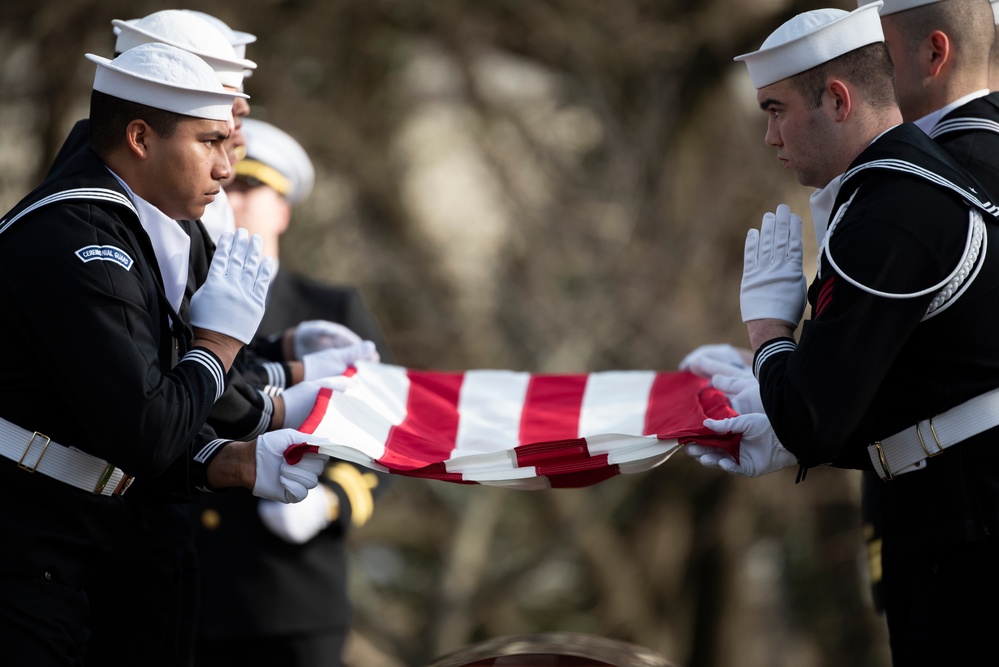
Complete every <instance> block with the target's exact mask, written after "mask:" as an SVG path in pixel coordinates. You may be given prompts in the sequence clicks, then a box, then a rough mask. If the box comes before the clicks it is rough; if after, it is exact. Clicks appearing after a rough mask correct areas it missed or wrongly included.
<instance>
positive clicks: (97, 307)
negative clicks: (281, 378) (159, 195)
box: [0, 149, 224, 586]
mask: <svg viewBox="0 0 999 667" xmlns="http://www.w3.org/2000/svg"><path fill="white" fill-rule="evenodd" d="M67 191H68V194H67ZM59 193H63V194H62V195H61V197H62V198H60V195H59ZM50 196H51V197H53V200H51V201H50V203H48V204H47V205H44V206H41V207H39V208H35V209H34V210H30V211H29V209H31V207H32V205H36V204H37V203H38V202H42V201H46V197H50ZM86 197H90V198H86ZM95 198H96V199H95ZM24 211H28V212H26V213H25V214H24V215H23V216H22V217H20V219H17V220H16V221H13V222H12V220H13V219H14V218H15V217H16V216H17V215H18V214H19V213H21V212H24ZM4 220H5V222H4V223H2V224H0V229H2V232H0V266H3V271H2V272H0V300H2V303H3V304H4V307H3V308H2V309H0V341H2V344H3V345H4V349H5V350H7V351H8V354H6V355H4V358H3V361H2V362H0V416H2V417H3V418H5V419H7V420H9V421H11V422H13V423H15V424H17V425H19V426H21V427H23V428H26V429H28V430H29V431H39V432H41V433H44V434H45V435H47V436H49V437H51V438H52V439H53V440H54V441H56V442H58V443H60V444H62V445H65V446H72V447H76V448H79V449H81V450H83V451H85V452H87V453H89V454H93V455H95V456H98V457H100V458H103V459H106V460H107V461H109V462H110V463H112V464H114V465H116V466H118V467H120V468H122V469H123V470H124V471H125V472H126V473H128V474H130V475H134V476H135V477H136V478H137V479H139V480H141V479H152V478H154V477H156V478H159V479H160V481H161V483H165V482H167V481H169V484H168V486H169V488H170V489H171V492H174V493H177V494H180V495H183V496H191V495H193V494H194V493H195V490H194V486H195V485H197V484H199V482H200V483H203V476H204V466H203V464H202V461H200V460H198V459H196V457H197V456H198V454H199V453H200V452H201V450H202V447H205V446H211V443H213V442H214V441H215V439H216V436H215V433H214V432H213V431H212V430H211V429H210V428H207V427H206V426H205V420H206V418H207V417H208V414H209V411H210V410H211V409H212V406H213V405H214V403H215V401H216V399H217V398H218V397H219V395H220V394H221V393H222V391H223V389H224V379H223V375H222V373H223V367H222V364H221V362H220V361H219V359H218V358H217V357H215V355H214V354H212V353H211V352H209V351H208V350H205V349H203V348H193V349H189V346H190V344H191V336H190V330H189V328H187V327H184V326H183V324H182V322H181V321H180V320H179V318H178V316H177V315H176V313H174V312H172V308H171V306H170V304H169V303H168V302H167V300H166V297H165V294H164V291H163V285H162V280H161V278H160V274H159V268H158V265H157V263H156V258H155V256H154V254H153V250H152V247H151V245H150V243H149V240H148V237H147V236H146V234H145V232H144V231H143V229H142V227H141V224H140V222H139V219H138V217H137V215H136V213H135V211H134V209H133V208H132V206H131V204H130V202H129V200H128V198H127V196H126V194H125V192H124V190H123V188H122V187H121V186H120V184H119V183H118V181H117V180H116V179H115V178H114V176H113V175H112V174H111V172H110V171H109V170H108V169H107V168H106V167H105V165H104V164H103V163H102V162H101V160H100V159H99V158H98V157H97V156H96V155H95V154H94V153H93V152H91V151H90V150H89V149H83V150H81V151H79V152H77V153H75V154H74V155H73V156H72V157H71V158H69V159H68V160H66V161H65V163H64V164H63V165H62V166H61V167H60V168H59V169H57V170H56V171H55V172H54V174H53V175H52V176H51V177H50V178H48V179H47V180H46V181H45V182H44V183H43V184H42V185H41V186H39V187H38V188H37V189H36V190H34V191H33V192H32V193H31V194H29V195H28V196H27V197H26V198H25V199H24V200H22V201H21V203H19V204H18V205H17V206H16V207H15V208H14V209H13V210H12V211H11V212H10V213H8V215H6V216H5V217H4ZM95 257H100V259H94V258H95ZM199 475H200V477H199ZM0 497H3V498H5V499H6V501H5V503H4V505H5V507H8V508H12V509H11V511H5V512H3V513H2V518H0V526H3V534H4V535H5V537H4V539H3V540H0V571H2V572H5V573H31V572H36V571H37V572H40V571H49V570H51V571H52V572H54V573H56V575H57V576H58V577H64V578H65V579H64V580H65V582H66V583H68V584H69V585H73V586H78V585H79V584H80V581H79V578H80V577H81V576H82V574H83V571H84V569H85V567H86V564H87V563H86V562H85V561H86V559H87V558H88V557H89V555H88V550H89V549H90V547H91V546H94V545H102V546H108V545H110V543H111V542H113V539H112V537H113V535H114V534H115V533H116V528H117V527H118V525H117V522H119V521H120V520H121V519H122V515H121V512H122V509H123V502H124V500H123V499H125V498H127V497H128V496H127V494H126V496H122V497H94V496H92V495H91V494H89V493H87V492H85V491H80V490H78V489H75V488H72V487H70V486H68V485H66V484H64V483H62V482H59V481H56V480H52V479H50V478H47V477H44V476H42V475H40V474H29V473H27V472H25V471H24V470H20V469H18V467H17V465H16V464H15V462H13V461H9V460H7V459H3V460H0ZM13 508H19V509H18V510H14V509H13Z"/></svg>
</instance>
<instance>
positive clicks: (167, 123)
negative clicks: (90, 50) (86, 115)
mask: <svg viewBox="0 0 999 667" xmlns="http://www.w3.org/2000/svg"><path fill="white" fill-rule="evenodd" d="M137 118H138V119H142V120H144V121H146V122H147V123H148V124H149V127H151V128H153V130H154V131H155V132H156V134H158V135H160V136H161V137H170V136H172V135H173V133H174V131H175V130H176V129H177V124H178V123H179V122H180V121H181V119H183V118H184V116H182V115H181V114H178V113H174V112H173V111H164V110H163V109H155V108H153V107H150V106H146V105H145V104H139V103H137V102H129V101H128V100H123V99H121V98H120V97H114V96H112V95H108V94H107V93H102V92H100V91H97V90H95V91H93V92H92V93H91V94H90V148H91V150H93V151H94V152H95V153H97V154H98V155H100V156H101V157H106V156H107V155H109V154H110V153H111V152H112V151H113V150H115V149H116V148H118V147H119V146H121V145H122V142H123V141H124V140H125V128H127V127H128V124H129V123H131V122H132V121H133V120H135V119H137Z"/></svg>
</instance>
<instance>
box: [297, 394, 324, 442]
mask: <svg viewBox="0 0 999 667" xmlns="http://www.w3.org/2000/svg"><path fill="white" fill-rule="evenodd" d="M332 399H333V390H332V389H330V388H329V387H323V388H322V389H320V390H319V394H317V395H316V404H315V405H313V406H312V412H310V413H309V416H308V417H306V419H305V421H304V422H303V423H302V427H301V428H300V429H298V430H299V431H301V432H302V433H310V434H311V433H315V432H316V429H317V428H319V424H320V423H322V421H323V417H324V416H325V415H326V410H327V409H329V405H330V401H331V400H332Z"/></svg>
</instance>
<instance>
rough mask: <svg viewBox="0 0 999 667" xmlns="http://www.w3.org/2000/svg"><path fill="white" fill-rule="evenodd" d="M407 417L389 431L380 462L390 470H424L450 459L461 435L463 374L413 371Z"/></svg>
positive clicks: (410, 378)
mask: <svg viewBox="0 0 999 667" xmlns="http://www.w3.org/2000/svg"><path fill="white" fill-rule="evenodd" d="M407 375H408V377H409V395H408V396H407V397H406V417H405V419H403V421H402V423H401V424H399V425H397V426H393V427H392V428H391V429H390V430H389V434H388V438H386V440H385V453H384V454H383V455H382V457H381V458H379V459H378V461H379V462H380V463H382V464H383V465H385V466H388V467H389V468H394V469H398V470H411V469H413V468H422V467H424V466H425V465H427V461H446V460H447V459H449V458H450V457H451V451H452V450H453V449H454V442H455V438H456V437H457V435H458V393H459V392H460V390H461V383H462V381H463V380H464V379H465V376H464V374H463V373H436V372H425V371H414V370H410V371H408V372H407Z"/></svg>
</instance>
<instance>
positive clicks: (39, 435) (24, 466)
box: [17, 431, 52, 472]
mask: <svg viewBox="0 0 999 667" xmlns="http://www.w3.org/2000/svg"><path fill="white" fill-rule="evenodd" d="M36 437H37V438H38V441H39V442H41V441H42V438H45V444H44V445H42V453H41V454H39V455H38V460H36V461H35V465H33V466H32V465H27V464H25V462H24V457H26V456H27V455H28V452H29V451H30V450H31V445H33V444H34V442H35V438H36ZM50 442H52V438H50V437H49V436H47V435H45V434H44V433H39V432H38V431H35V432H34V433H32V434H31V438H30V439H29V440H28V444H27V445H26V446H25V447H24V453H23V454H21V458H20V460H19V461H18V462H17V467H18V468H20V469H21V470H27V471H28V472H35V471H36V470H38V466H39V465H41V463H42V457H43V456H45V452H46V450H48V448H49V443H50Z"/></svg>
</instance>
